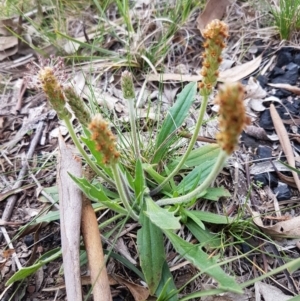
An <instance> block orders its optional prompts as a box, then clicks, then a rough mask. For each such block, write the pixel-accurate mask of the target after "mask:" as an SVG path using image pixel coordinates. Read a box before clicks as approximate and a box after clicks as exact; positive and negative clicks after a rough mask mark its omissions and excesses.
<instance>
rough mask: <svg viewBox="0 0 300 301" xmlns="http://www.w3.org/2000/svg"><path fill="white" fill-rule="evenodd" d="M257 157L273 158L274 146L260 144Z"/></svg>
mask: <svg viewBox="0 0 300 301" xmlns="http://www.w3.org/2000/svg"><path fill="white" fill-rule="evenodd" d="M257 157H258V158H259V159H271V158H272V148H271V147H268V146H264V145H260V146H259V147H258V148H257Z"/></svg>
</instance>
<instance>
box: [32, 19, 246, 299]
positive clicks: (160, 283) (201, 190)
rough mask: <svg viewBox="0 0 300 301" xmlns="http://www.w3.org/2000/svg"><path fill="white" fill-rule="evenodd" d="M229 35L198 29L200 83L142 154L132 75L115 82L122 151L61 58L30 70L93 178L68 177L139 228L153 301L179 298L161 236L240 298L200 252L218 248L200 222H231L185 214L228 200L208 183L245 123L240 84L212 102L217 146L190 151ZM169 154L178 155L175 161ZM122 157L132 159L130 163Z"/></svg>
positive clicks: (211, 27) (215, 25) (212, 259)
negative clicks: (195, 110)
mask: <svg viewBox="0 0 300 301" xmlns="http://www.w3.org/2000/svg"><path fill="white" fill-rule="evenodd" d="M227 37H228V27H227V25H226V24H225V23H224V22H221V21H219V20H214V21H212V22H211V23H210V24H208V26H207V27H206V29H205V31H204V38H205V42H204V44H203V47H204V53H203V67H202V70H201V75H202V77H203V78H202V81H201V82H200V83H199V84H197V83H189V84H187V85H186V86H185V87H184V88H183V90H182V91H181V93H180V94H179V95H178V96H177V99H176V102H175V104H174V105H173V106H172V107H171V108H170V109H169V111H168V114H167V116H166V117H165V119H164V120H162V121H161V124H160V125H159V128H158V130H157V135H156V137H155V138H154V140H155V142H154V143H151V146H152V148H151V150H150V151H148V152H144V151H143V150H142V149H143V147H142V146H141V141H142V139H141V137H140V133H139V132H138V130H137V118H136V111H135V91H134V84H133V79H132V75H131V73H130V72H128V71H124V72H123V73H122V80H121V86H122V91H123V97H124V99H126V100H127V103H128V109H129V115H130V118H129V119H130V127H131V131H130V133H131V145H132V148H131V149H130V150H128V149H125V147H124V146H122V144H121V143H118V142H117V140H118V139H117V137H116V136H115V135H114V134H113V133H112V131H111V128H110V124H109V120H106V119H105V118H103V116H102V115H101V114H99V113H98V114H96V115H95V116H91V113H90V111H89V109H88V107H87V106H86V105H85V103H84V102H83V100H82V99H81V98H80V97H79V96H78V95H77V94H76V92H75V90H74V89H73V87H72V86H70V85H66V84H63V76H61V75H59V72H61V70H63V69H64V67H63V62H62V60H61V59H58V61H57V64H56V66H54V67H53V66H50V65H51V64H44V65H43V66H42V67H41V69H40V70H35V72H37V73H38V80H39V84H40V85H41V87H42V89H43V91H44V92H45V94H46V96H47V98H48V100H49V102H50V103H51V105H52V107H53V108H54V109H55V110H56V112H57V115H58V117H59V119H61V120H63V121H64V122H65V125H66V126H67V128H68V130H69V133H70V136H71V138H72V139H73V142H74V144H75V146H76V147H77V149H78V151H79V152H80V153H81V155H82V157H83V158H84V160H85V162H86V164H87V165H88V166H89V167H90V169H91V170H92V171H93V172H94V174H95V179H94V180H93V181H90V180H88V179H86V178H76V177H75V176H73V175H70V176H71V177H72V179H73V180H74V181H75V182H76V183H77V185H78V186H79V187H80V189H81V190H82V191H83V192H84V194H85V195H86V196H87V197H88V198H90V199H91V200H92V201H94V202H96V203H101V204H102V206H103V207H105V208H108V209H110V210H112V211H113V212H115V213H116V214H118V217H119V219H120V218H121V219H123V220H124V219H125V218H128V219H132V220H134V221H136V222H138V223H139V225H140V229H139V230H138V233H137V249H138V255H139V262H140V266H141V270H142V275H143V279H144V280H145V281H146V283H147V286H148V288H149V291H150V294H151V295H155V296H156V297H157V298H158V300H178V290H177V289H176V287H175V283H174V279H173V277H172V274H171V271H170V269H169V266H168V264H167V260H166V254H165V247H164V242H165V238H167V239H168V240H169V241H170V242H171V244H172V246H173V248H174V249H175V250H176V252H177V253H178V254H179V255H180V256H182V257H183V258H185V259H186V260H188V261H190V262H191V263H192V264H193V265H194V266H195V267H196V268H198V269H199V270H200V273H206V274H207V275H209V276H210V277H212V278H213V279H214V280H216V281H217V282H218V285H219V286H218V289H219V292H223V291H231V292H234V293H242V288H241V286H240V285H239V284H237V283H236V281H235V280H234V277H232V276H230V275H228V274H227V273H226V272H225V271H224V270H223V269H222V268H221V264H222V263H221V262H219V260H218V257H217V256H212V255H209V254H208V253H207V252H206V251H205V250H204V247H205V248H206V250H208V249H211V248H218V247H220V245H221V238H220V236H218V235H214V234H212V233H211V232H210V231H209V230H208V229H207V228H206V226H205V224H206V223H207V222H210V223H219V224H220V223H221V224H222V223H224V224H228V223H230V219H227V218H224V219H223V218H222V217H220V216H218V215H215V214H213V213H209V212H204V211H197V210H191V209H190V208H191V207H192V206H193V205H194V204H195V203H196V202H197V200H199V198H202V199H208V200H212V201H215V200H217V199H218V198H219V197H221V196H230V195H229V193H228V191H227V190H225V189H223V188H221V187H216V188H213V187H211V184H212V183H213V182H214V180H215V179H216V177H217V176H218V174H219V173H220V171H221V170H222V168H223V167H224V165H225V163H226V160H227V158H228V157H229V156H230V154H231V153H232V152H233V151H234V148H235V146H236V144H237V141H238V137H239V135H240V133H241V131H242V130H243V128H244V126H245V125H246V124H248V122H249V120H248V117H247V116H246V114H245V108H244V104H243V96H244V90H243V87H242V85H241V84H239V83H231V84H229V83H228V84H225V85H224V86H223V87H222V88H221V89H220V91H219V93H218V95H217V96H216V98H215V103H216V104H218V105H219V129H220V133H219V134H218V135H217V137H216V138H217V141H218V144H210V145H205V146H203V147H200V148H195V142H196V140H197V136H198V133H199V130H200V128H201V126H202V124H203V119H204V114H205V112H206V107H207V104H208V100H209V96H210V95H211V93H212V91H213V89H214V87H215V85H216V82H217V79H218V74H219V72H218V68H219V65H220V63H221V61H222V57H221V53H222V50H223V49H224V47H225V39H226V38H227ZM35 84H36V83H35ZM197 86H198V88H199V93H200V95H201V99H202V102H201V107H200V109H199V116H198V119H197V123H196V126H195V129H194V132H193V135H192V137H191V139H190V141H189V144H188V146H187V148H186V150H185V152H184V154H183V155H181V154H179V152H178V149H177V147H178V139H183V138H179V137H177V134H176V133H177V130H178V129H179V128H180V127H181V125H182V124H183V122H184V120H185V119H186V117H187V116H188V112H189V109H190V108H191V106H192V105H193V103H194V100H195V97H196V94H197ZM70 110H71V111H72V112H73V113H74V115H75V116H76V118H77V119H78V121H79V123H80V125H81V127H82V136H81V137H78V136H77V134H76V133H75V131H74V128H73V126H72V124H71V113H70ZM119 132H120V131H119ZM127 148H128V146H127ZM174 152H175V154H176V153H178V154H176V155H175V156H174ZM128 154H131V156H130V158H129V157H128ZM171 154H172V156H171ZM146 155H147V156H146ZM178 174H181V175H184V176H183V179H182V181H181V182H180V183H175V181H174V177H175V176H176V175H178ZM181 227H187V229H188V230H189V231H190V232H191V233H192V234H193V235H194V236H195V237H197V239H198V240H199V241H200V242H201V243H200V244H196V245H195V244H191V243H189V242H187V241H185V240H184V239H182V238H181V237H180V235H179V232H178V230H179V229H180V228H181ZM207 294H210V292H207ZM186 300H187V299H186Z"/></svg>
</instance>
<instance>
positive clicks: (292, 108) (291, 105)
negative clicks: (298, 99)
mask: <svg viewBox="0 0 300 301" xmlns="http://www.w3.org/2000/svg"><path fill="white" fill-rule="evenodd" d="M284 106H285V107H286V109H288V111H289V112H290V113H291V114H293V115H296V114H298V113H299V108H298V107H297V106H294V103H290V102H288V101H287V102H284Z"/></svg>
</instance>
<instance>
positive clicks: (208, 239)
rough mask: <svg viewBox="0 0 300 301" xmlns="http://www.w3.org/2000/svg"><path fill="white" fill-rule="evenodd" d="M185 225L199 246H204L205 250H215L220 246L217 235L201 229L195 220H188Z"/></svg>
mask: <svg viewBox="0 0 300 301" xmlns="http://www.w3.org/2000/svg"><path fill="white" fill-rule="evenodd" d="M185 225H186V226H187V227H188V229H189V230H190V231H191V233H192V234H193V235H194V236H195V237H196V238H197V240H198V241H199V243H200V244H201V246H205V248H206V249H208V248H212V249H217V248H220V246H221V245H222V244H221V239H220V235H219V234H212V233H211V232H210V231H209V230H208V229H203V228H202V227H200V226H199V225H198V223H196V222H195V220H193V219H191V218H189V219H188V220H187V222H186V224H185Z"/></svg>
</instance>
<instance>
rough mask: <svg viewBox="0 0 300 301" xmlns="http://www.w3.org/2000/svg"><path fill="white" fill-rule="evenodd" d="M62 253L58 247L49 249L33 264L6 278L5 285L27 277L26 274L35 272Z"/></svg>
mask: <svg viewBox="0 0 300 301" xmlns="http://www.w3.org/2000/svg"><path fill="white" fill-rule="evenodd" d="M61 254H62V251H61V249H60V248H57V249H54V250H51V251H49V252H47V253H45V254H44V255H43V256H41V257H40V258H39V260H38V261H37V262H36V263H35V264H33V265H32V266H30V267H25V268H22V269H20V270H19V271H17V272H16V273H15V274H14V275H13V276H12V277H10V278H9V279H8V281H7V282H6V284H5V285H10V284H12V283H14V282H16V281H19V280H22V279H25V278H27V277H28V276H30V275H32V274H33V273H35V272H36V271H37V270H38V269H39V268H41V267H42V266H43V265H45V264H47V263H48V262H51V261H53V260H55V259H56V258H58V257H60V256H61Z"/></svg>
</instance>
